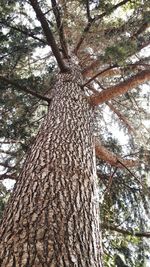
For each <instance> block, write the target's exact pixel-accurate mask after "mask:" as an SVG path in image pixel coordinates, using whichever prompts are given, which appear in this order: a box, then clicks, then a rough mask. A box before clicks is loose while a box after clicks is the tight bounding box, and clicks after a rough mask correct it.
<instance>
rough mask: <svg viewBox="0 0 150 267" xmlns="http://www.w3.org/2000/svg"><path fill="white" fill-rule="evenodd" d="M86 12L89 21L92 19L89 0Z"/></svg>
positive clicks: (87, 0)
mask: <svg viewBox="0 0 150 267" xmlns="http://www.w3.org/2000/svg"><path fill="white" fill-rule="evenodd" d="M86 13H87V19H88V21H90V20H91V15H90V6H89V0H86Z"/></svg>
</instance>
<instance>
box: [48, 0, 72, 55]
mask: <svg viewBox="0 0 150 267" xmlns="http://www.w3.org/2000/svg"><path fill="white" fill-rule="evenodd" d="M51 2H52V8H53V12H54V15H55V19H56V23H57V29H58V33H59V40H60V44H61V48H62V53H63V56H64V58H68V49H67V43H66V38H65V34H64V26H63V22H62V20H61V15H60V11H59V7H58V4H57V3H56V0H51Z"/></svg>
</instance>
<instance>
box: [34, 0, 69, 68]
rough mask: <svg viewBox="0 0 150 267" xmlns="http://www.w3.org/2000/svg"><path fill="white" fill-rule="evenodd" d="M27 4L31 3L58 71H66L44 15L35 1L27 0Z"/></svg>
mask: <svg viewBox="0 0 150 267" xmlns="http://www.w3.org/2000/svg"><path fill="white" fill-rule="evenodd" d="M29 2H30V3H31V6H32V7H33V9H34V11H35V13H36V16H37V19H38V20H39V21H40V23H41V26H42V29H43V31H44V34H45V36H46V39H47V43H48V45H50V47H51V49H52V52H53V54H54V56H55V58H56V60H57V63H58V66H59V68H60V70H61V71H62V72H66V71H68V68H67V66H66V65H65V64H64V62H63V60H62V58H61V54H60V52H59V49H58V46H57V44H56V41H55V39H54V36H53V33H52V31H51V29H50V27H49V24H48V22H47V20H46V18H45V16H44V14H43V12H42V11H41V9H40V7H39V4H38V2H37V0H29Z"/></svg>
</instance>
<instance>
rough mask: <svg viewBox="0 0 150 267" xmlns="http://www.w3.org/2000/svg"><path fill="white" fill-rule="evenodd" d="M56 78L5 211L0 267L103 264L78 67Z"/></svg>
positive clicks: (86, 110)
mask: <svg viewBox="0 0 150 267" xmlns="http://www.w3.org/2000/svg"><path fill="white" fill-rule="evenodd" d="M57 78H58V79H57V82H56V84H55V86H54V88H53V90H52V96H53V99H52V102H51V104H50V107H49V111H48V114H47V117H46V119H45V121H44V123H43V124H42V126H41V128H40V130H39V133H38V135H37V137H36V140H35V143H34V144H33V145H32V147H31V150H30V153H28V156H27V159H26V162H25V164H24V168H23V170H22V173H21V174H20V177H19V179H18V181H17V183H16V186H15V189H14V192H13V194H12V197H11V198H10V201H9V203H8V206H7V208H6V211H5V214H4V218H3V221H2V226H1V243H0V253H1V257H0V266H1V267H10V266H12V267H15V266H20V267H24V266H28V267H29V266H34V267H40V266H41V267H42V266H49V267H63V266H64V267H73V266H76V267H101V266H102V263H101V259H100V232H99V207H98V199H97V193H96V192H97V191H96V175H95V164H94V161H95V159H94V154H93V151H94V149H93V141H92V126H91V124H92V111H91V108H90V106H89V104H88V102H87V100H86V98H85V96H84V94H83V91H82V89H81V87H80V84H81V82H82V77H81V74H80V71H79V70H78V69H77V68H75V67H74V68H73V70H72V72H71V73H70V74H58V77H57Z"/></svg>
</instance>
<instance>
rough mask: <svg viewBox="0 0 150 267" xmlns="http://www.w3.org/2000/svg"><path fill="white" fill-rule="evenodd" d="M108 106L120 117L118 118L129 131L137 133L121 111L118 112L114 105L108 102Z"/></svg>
mask: <svg viewBox="0 0 150 267" xmlns="http://www.w3.org/2000/svg"><path fill="white" fill-rule="evenodd" d="M106 105H107V106H108V107H109V108H110V109H111V110H112V111H113V112H114V113H115V114H116V115H117V116H118V118H119V119H120V120H121V121H122V122H123V123H124V125H125V126H126V127H127V128H128V130H129V131H132V132H134V133H135V130H134V128H133V127H132V126H131V125H130V123H129V122H128V120H127V118H126V117H125V116H124V115H123V114H122V113H120V111H119V110H117V109H116V108H115V107H114V105H112V104H111V103H109V102H106Z"/></svg>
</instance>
